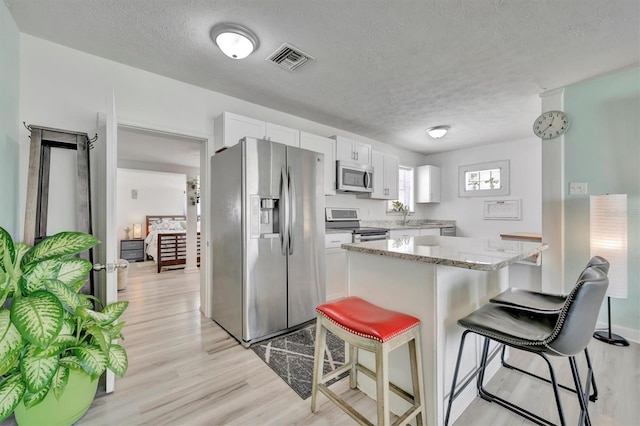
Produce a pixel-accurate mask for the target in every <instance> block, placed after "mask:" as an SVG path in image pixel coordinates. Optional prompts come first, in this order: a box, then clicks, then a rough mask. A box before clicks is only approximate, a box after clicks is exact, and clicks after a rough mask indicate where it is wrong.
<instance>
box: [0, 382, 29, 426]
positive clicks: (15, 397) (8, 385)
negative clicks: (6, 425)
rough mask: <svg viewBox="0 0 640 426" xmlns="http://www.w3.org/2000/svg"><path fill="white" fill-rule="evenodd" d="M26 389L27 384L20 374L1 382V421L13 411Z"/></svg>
mask: <svg viewBox="0 0 640 426" xmlns="http://www.w3.org/2000/svg"><path fill="white" fill-rule="evenodd" d="M26 389H27V386H26V385H25V383H24V382H23V381H22V378H21V376H20V375H19V374H16V375H13V376H11V377H8V378H6V379H5V380H4V381H3V382H1V383H0V422H2V421H4V420H5V419H6V418H7V417H9V415H11V413H13V410H14V409H15V408H16V406H17V405H18V403H19V402H20V400H21V399H22V396H23V395H24V392H25V390H26Z"/></svg>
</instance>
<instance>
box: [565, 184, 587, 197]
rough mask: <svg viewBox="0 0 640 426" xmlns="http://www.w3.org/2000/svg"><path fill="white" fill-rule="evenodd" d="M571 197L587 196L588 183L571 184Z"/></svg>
mask: <svg viewBox="0 0 640 426" xmlns="http://www.w3.org/2000/svg"><path fill="white" fill-rule="evenodd" d="M569 195H587V182H570V183H569Z"/></svg>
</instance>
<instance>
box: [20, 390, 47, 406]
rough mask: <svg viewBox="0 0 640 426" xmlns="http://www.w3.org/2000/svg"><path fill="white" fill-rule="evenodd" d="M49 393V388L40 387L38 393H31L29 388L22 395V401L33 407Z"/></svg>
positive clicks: (25, 404)
mask: <svg viewBox="0 0 640 426" xmlns="http://www.w3.org/2000/svg"><path fill="white" fill-rule="evenodd" d="M48 393H49V388H45V389H40V390H39V391H38V392H36V393H31V392H29V390H28V389H27V391H26V392H25V393H24V396H23V397H22V402H23V403H24V407H25V408H31V407H34V406H36V405H38V404H40V403H41V402H42V400H43V399H44V398H45V397H46V396H47V394H48Z"/></svg>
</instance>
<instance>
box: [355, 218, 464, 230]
mask: <svg viewBox="0 0 640 426" xmlns="http://www.w3.org/2000/svg"><path fill="white" fill-rule="evenodd" d="M360 225H361V226H374V227H378V228H388V229H434V228H448V227H453V226H456V221H455V220H432V219H409V221H408V223H407V224H406V225H405V224H403V223H402V220H363V221H361V224H360Z"/></svg>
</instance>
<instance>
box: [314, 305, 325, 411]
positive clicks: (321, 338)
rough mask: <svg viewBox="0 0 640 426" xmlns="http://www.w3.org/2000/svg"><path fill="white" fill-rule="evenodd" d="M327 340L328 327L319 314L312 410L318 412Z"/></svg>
mask: <svg viewBox="0 0 640 426" xmlns="http://www.w3.org/2000/svg"><path fill="white" fill-rule="evenodd" d="M326 342H327V329H326V328H324V324H323V320H322V318H321V317H320V315H318V320H317V321H316V347H315V350H314V356H313V359H314V361H313V382H312V385H311V412H312V413H315V412H316V404H317V401H318V398H317V396H318V382H319V381H320V378H321V377H322V373H323V371H324V348H325V345H326Z"/></svg>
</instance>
